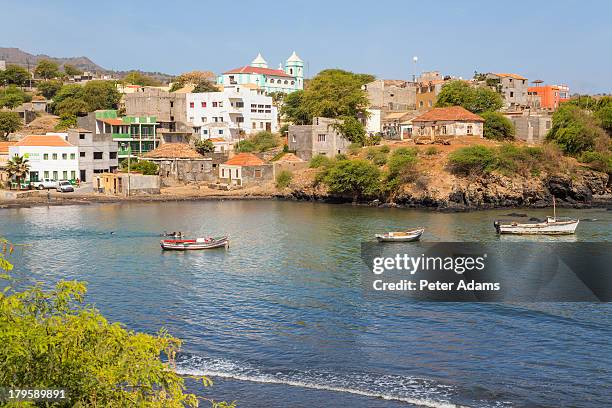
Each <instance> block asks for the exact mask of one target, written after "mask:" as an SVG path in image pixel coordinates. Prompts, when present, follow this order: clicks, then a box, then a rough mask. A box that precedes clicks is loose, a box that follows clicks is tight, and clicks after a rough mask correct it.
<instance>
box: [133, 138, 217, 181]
mask: <svg viewBox="0 0 612 408" xmlns="http://www.w3.org/2000/svg"><path fill="white" fill-rule="evenodd" d="M144 158H145V159H147V160H149V161H152V162H154V163H156V164H157V165H158V166H159V176H160V178H161V184H162V186H172V185H175V184H177V183H198V182H212V181H215V180H216V179H217V174H216V172H215V171H214V170H213V160H212V158H211V157H204V156H202V155H201V154H200V153H198V152H196V151H195V150H194V149H192V148H191V147H189V145H188V144H185V143H164V144H162V145H161V146H159V147H158V148H157V149H155V150H153V151H152V152H149V153H147V154H145V155H144Z"/></svg>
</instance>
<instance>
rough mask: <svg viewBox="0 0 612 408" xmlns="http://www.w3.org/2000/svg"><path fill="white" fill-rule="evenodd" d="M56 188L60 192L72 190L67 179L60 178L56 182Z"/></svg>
mask: <svg viewBox="0 0 612 408" xmlns="http://www.w3.org/2000/svg"><path fill="white" fill-rule="evenodd" d="M56 190H57V191H59V192H60V193H71V192H73V191H74V187H72V184H70V182H69V181H66V180H62V181H60V182H58V183H57V188H56Z"/></svg>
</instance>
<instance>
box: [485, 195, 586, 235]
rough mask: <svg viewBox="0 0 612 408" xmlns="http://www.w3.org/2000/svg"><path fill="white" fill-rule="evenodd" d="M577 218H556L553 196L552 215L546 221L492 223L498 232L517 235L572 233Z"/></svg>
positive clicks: (574, 230)
mask: <svg viewBox="0 0 612 408" xmlns="http://www.w3.org/2000/svg"><path fill="white" fill-rule="evenodd" d="M578 223H579V220H577V219H574V218H567V217H562V218H557V209H556V204H555V198H554V197H553V216H552V217H546V221H540V222H537V221H536V222H529V223H521V222H516V221H495V222H494V223H493V225H494V226H495V230H496V231H497V233H498V234H517V235H568V234H574V233H575V232H576V228H577V227H578Z"/></svg>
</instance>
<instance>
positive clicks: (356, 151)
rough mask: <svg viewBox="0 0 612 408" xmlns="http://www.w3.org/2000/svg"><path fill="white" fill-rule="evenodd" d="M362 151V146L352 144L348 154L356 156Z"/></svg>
mask: <svg viewBox="0 0 612 408" xmlns="http://www.w3.org/2000/svg"><path fill="white" fill-rule="evenodd" d="M360 151H361V144H359V143H351V144H350V145H349V147H348V152H349V154H350V155H351V156H356V155H358V154H359V152H360Z"/></svg>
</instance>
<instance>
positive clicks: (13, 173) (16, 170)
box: [6, 156, 30, 184]
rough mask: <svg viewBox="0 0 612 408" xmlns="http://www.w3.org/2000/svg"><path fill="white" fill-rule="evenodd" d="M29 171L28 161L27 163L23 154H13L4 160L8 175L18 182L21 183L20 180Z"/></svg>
mask: <svg viewBox="0 0 612 408" xmlns="http://www.w3.org/2000/svg"><path fill="white" fill-rule="evenodd" d="M29 171H30V163H28V159H26V158H24V157H23V156H13V157H12V158H11V159H10V160H9V161H8V162H6V172H7V173H8V175H9V177H11V178H12V177H15V178H16V179H17V183H19V184H21V180H22V179H24V178H25V176H26V175H27V174H28V172H29Z"/></svg>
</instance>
